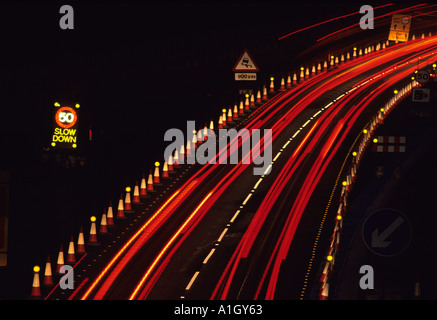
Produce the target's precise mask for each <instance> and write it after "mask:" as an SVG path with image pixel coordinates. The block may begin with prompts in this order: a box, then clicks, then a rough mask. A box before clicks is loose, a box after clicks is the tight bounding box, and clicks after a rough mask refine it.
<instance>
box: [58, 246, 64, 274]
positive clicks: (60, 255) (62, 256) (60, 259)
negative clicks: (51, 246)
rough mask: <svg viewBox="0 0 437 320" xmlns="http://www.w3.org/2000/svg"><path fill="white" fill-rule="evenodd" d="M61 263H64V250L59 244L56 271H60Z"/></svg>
mask: <svg viewBox="0 0 437 320" xmlns="http://www.w3.org/2000/svg"><path fill="white" fill-rule="evenodd" d="M63 265H64V250H63V248H62V244H61V248H60V249H59V253H58V261H57V263H56V273H60V272H61V267H62V266H63Z"/></svg>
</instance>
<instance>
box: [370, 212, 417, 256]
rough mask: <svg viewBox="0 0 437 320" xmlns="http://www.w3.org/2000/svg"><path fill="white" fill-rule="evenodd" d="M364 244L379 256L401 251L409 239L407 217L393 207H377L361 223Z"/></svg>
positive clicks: (391, 254) (406, 245) (409, 229)
mask: <svg viewBox="0 0 437 320" xmlns="http://www.w3.org/2000/svg"><path fill="white" fill-rule="evenodd" d="M362 236H363V241H364V244H365V245H366V246H367V248H368V249H369V250H370V251H372V252H373V253H375V254H377V255H380V256H394V255H396V254H399V253H401V252H403V251H404V250H405V249H406V248H407V247H408V245H409V244H410V241H411V236H412V228H411V224H410V222H409V221H408V219H407V217H406V216H405V215H404V214H403V213H401V212H400V211H398V210H395V209H389V208H384V209H379V210H377V211H375V212H373V213H371V214H370V215H369V216H368V217H367V218H366V220H365V221H364V223H363V229H362Z"/></svg>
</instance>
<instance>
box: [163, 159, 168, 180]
mask: <svg viewBox="0 0 437 320" xmlns="http://www.w3.org/2000/svg"><path fill="white" fill-rule="evenodd" d="M162 178H163V179H167V178H169V175H168V164H167V161H164V165H163V166H162Z"/></svg>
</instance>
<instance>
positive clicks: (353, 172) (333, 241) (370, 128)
mask: <svg viewBox="0 0 437 320" xmlns="http://www.w3.org/2000/svg"><path fill="white" fill-rule="evenodd" d="M418 85H419V84H418V82H416V81H414V80H413V81H412V82H411V83H409V84H407V85H406V86H405V87H404V88H402V89H401V90H399V91H396V92H395V95H394V96H393V97H392V98H391V99H390V100H389V101H388V102H387V103H386V104H385V105H384V107H382V108H381V109H380V110H379V111H378V112H377V113H376V114H375V115H374V116H373V117H372V119H371V120H370V121H369V124H368V125H367V127H366V128H365V129H363V132H362V138H361V140H360V142H359V143H358V144H357V148H356V150H354V151H352V161H351V164H350V166H349V168H348V170H347V174H346V178H345V180H344V181H343V182H342V189H341V194H340V201H339V206H338V210H337V215H336V217H335V219H336V221H335V225H334V230H333V233H332V235H331V238H330V246H329V249H328V253H327V255H326V257H327V259H326V260H325V261H324V262H323V263H324V265H323V268H322V270H323V271H322V273H321V275H320V279H319V282H320V288H319V299H320V300H327V299H328V297H329V280H330V277H331V275H332V273H333V269H334V262H335V256H336V254H337V253H338V250H339V244H340V236H341V232H342V229H343V218H344V216H345V214H346V212H347V207H348V196H349V194H350V192H351V190H352V186H353V184H354V182H355V180H356V177H357V170H358V168H359V165H360V162H361V159H362V157H363V156H364V152H365V150H366V148H367V147H368V146H369V144H370V143H371V141H372V136H373V133H374V131H375V130H376V128H377V127H378V126H379V125H381V124H383V121H384V118H385V117H386V116H387V115H388V114H389V113H390V112H391V111H392V110H393V108H394V107H395V106H396V105H397V104H398V103H399V101H401V100H402V99H404V98H405V97H407V96H408V95H409V94H410V93H411V92H412V89H413V88H414V87H417V86H418ZM415 291H417V290H416V288H415ZM415 295H416V292H415Z"/></svg>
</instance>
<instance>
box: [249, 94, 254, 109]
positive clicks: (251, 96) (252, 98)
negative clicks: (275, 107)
mask: <svg viewBox="0 0 437 320" xmlns="http://www.w3.org/2000/svg"><path fill="white" fill-rule="evenodd" d="M249 107H252V108H253V107H255V96H254V95H253V94H251V95H250V104H249Z"/></svg>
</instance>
